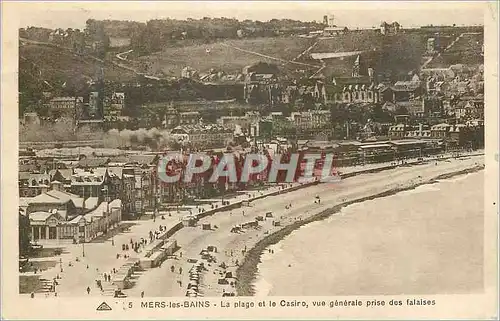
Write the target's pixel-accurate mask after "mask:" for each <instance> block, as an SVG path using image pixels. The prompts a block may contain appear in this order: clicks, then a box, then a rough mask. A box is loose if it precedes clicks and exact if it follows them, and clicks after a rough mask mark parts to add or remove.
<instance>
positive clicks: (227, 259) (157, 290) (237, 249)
mask: <svg viewBox="0 0 500 321" xmlns="http://www.w3.org/2000/svg"><path fill="white" fill-rule="evenodd" d="M483 164H484V156H473V157H465V158H459V159H448V160H441V161H438V162H435V161H429V162H428V163H426V164H421V165H415V166H402V167H398V168H395V169H390V170H385V171H381V172H377V173H370V174H363V175H359V176H354V177H350V178H348V179H344V180H342V181H340V182H335V183H322V184H318V185H314V186H311V187H307V188H304V189H300V190H296V191H293V192H289V193H285V194H281V195H277V196H269V197H266V198H264V199H261V200H257V201H254V202H252V203H251V206H249V207H242V208H239V209H235V210H232V211H221V212H218V213H216V214H215V215H213V216H209V217H206V218H204V219H202V220H200V221H199V224H198V226H196V227H190V228H184V229H181V230H180V231H178V232H177V233H176V234H175V235H174V236H173V237H172V238H174V239H175V240H176V241H177V243H178V244H179V246H180V247H181V248H180V250H179V251H178V253H177V254H178V255H177V259H169V260H166V261H165V262H163V264H162V265H161V267H159V268H155V269H152V270H148V271H146V272H144V273H142V275H141V276H140V277H139V278H138V279H137V280H136V284H135V286H134V287H133V288H131V289H129V290H126V293H127V295H129V296H140V293H141V292H142V291H144V292H145V296H147V297H159V296H185V295H186V285H187V284H188V282H189V274H188V271H189V270H190V268H191V267H192V266H193V263H190V262H188V259H196V260H200V252H201V251H202V250H203V249H205V248H207V246H209V245H212V246H215V247H216V248H217V250H218V251H217V253H212V254H213V256H214V258H215V259H216V263H211V264H206V268H207V269H206V270H205V271H203V272H202V273H201V277H200V284H199V292H200V293H201V294H202V295H204V296H221V295H223V293H224V292H225V293H233V294H237V295H243V296H247V295H253V294H254V289H253V283H254V281H255V276H256V272H257V264H258V263H259V261H260V255H261V253H262V251H263V250H264V249H266V248H267V247H268V246H269V245H271V244H274V243H277V242H278V241H279V240H281V239H282V238H283V237H284V236H286V235H288V234H289V233H291V232H292V231H293V230H295V229H297V228H298V227H300V226H302V225H304V224H306V223H308V222H312V221H316V220H320V219H324V218H326V217H328V216H330V215H332V214H333V213H335V212H338V211H339V210H340V209H341V208H342V207H343V206H346V205H348V204H350V203H354V202H362V201H364V200H368V199H372V198H375V197H383V196H387V195H390V194H394V193H396V192H397V191H401V190H405V189H411V188H414V187H416V186H418V185H422V184H426V183H429V182H432V181H434V180H436V179H439V178H445V177H448V176H451V175H456V174H458V173H465V172H469V171H477V170H479V169H480V168H482V165H483ZM316 197H319V198H320V199H321V203H319V204H318V203H317V202H316V203H315V200H316ZM290 204H291V205H292V207H291V208H288V209H287V208H286V206H287V205H290ZM267 212H272V213H273V218H268V219H265V220H264V221H261V222H259V228H258V229H254V228H248V229H244V230H243V232H241V233H231V232H230V230H231V229H232V227H234V226H235V225H238V224H243V223H246V222H250V221H255V218H256V217H257V216H265V214H266V213H267ZM272 221H280V223H281V226H273V224H272ZM203 223H210V224H211V225H212V226H213V227H214V228H213V229H212V230H202V228H201V224H203ZM181 253H182V256H181ZM222 262H224V264H225V265H226V266H227V269H222V268H220V267H219V265H220V264H221V263H222ZM172 267H173V268H174V272H172V271H171V269H172ZM180 269H181V270H182V273H180ZM223 271H230V272H232V273H233V274H236V275H237V280H236V279H234V281H236V283H235V286H232V285H230V284H218V280H219V278H220V275H221V273H222V272H223Z"/></svg>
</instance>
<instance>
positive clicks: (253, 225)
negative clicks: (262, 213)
mask: <svg viewBox="0 0 500 321" xmlns="http://www.w3.org/2000/svg"><path fill="white" fill-rule="evenodd" d="M258 226H259V222H258V221H250V222H246V223H243V224H241V227H242V228H256V227H258Z"/></svg>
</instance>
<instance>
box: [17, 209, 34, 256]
mask: <svg viewBox="0 0 500 321" xmlns="http://www.w3.org/2000/svg"><path fill="white" fill-rule="evenodd" d="M30 240H31V227H30V220H29V218H28V217H27V216H26V215H23V214H21V213H19V255H20V256H26V255H27V254H29V252H30V250H31V244H30Z"/></svg>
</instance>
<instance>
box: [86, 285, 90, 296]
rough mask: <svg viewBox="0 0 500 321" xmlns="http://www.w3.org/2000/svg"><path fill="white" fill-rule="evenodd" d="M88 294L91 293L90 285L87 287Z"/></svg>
mask: <svg viewBox="0 0 500 321" xmlns="http://www.w3.org/2000/svg"><path fill="white" fill-rule="evenodd" d="M87 294H90V286H88V287H87Z"/></svg>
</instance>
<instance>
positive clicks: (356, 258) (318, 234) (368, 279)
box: [254, 171, 484, 297]
mask: <svg viewBox="0 0 500 321" xmlns="http://www.w3.org/2000/svg"><path fill="white" fill-rule="evenodd" d="M483 216H484V173H483V171H480V172H476V173H471V174H466V175H461V176H455V177H453V178H450V179H444V180H440V181H437V182H436V183H433V184H427V185H421V186H419V187H417V188H415V189H413V190H408V191H403V192H400V193H397V194H394V195H391V196H388V197H384V198H378V199H374V200H370V201H366V202H362V203H357V204H353V205H350V206H347V207H345V208H343V209H342V210H341V211H340V212H339V213H337V214H334V215H332V216H330V217H329V218H327V219H325V220H322V221H316V222H313V223H310V224H307V225H304V226H302V227H301V228H299V229H297V230H295V231H294V232H292V233H291V234H290V235H288V236H287V237H286V238H284V239H283V240H281V241H280V242H279V243H277V244H275V245H272V246H270V247H269V248H267V249H266V250H264V251H263V252H262V256H261V263H259V265H258V275H257V278H256V280H255V283H254V289H255V292H256V293H255V296H257V297H259V296H333V295H404V294H460V293H475V292H481V291H482V290H483V229H484V226H483V225H484V220H483Z"/></svg>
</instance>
